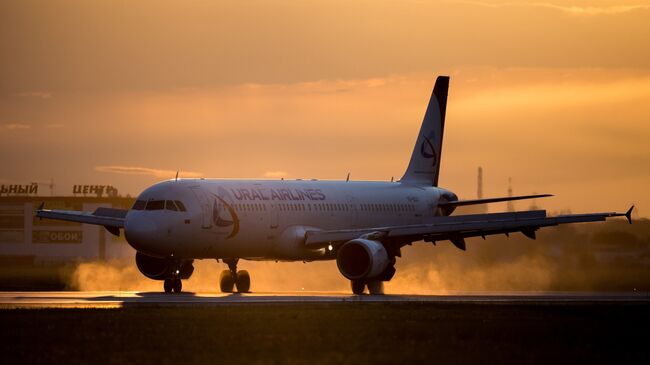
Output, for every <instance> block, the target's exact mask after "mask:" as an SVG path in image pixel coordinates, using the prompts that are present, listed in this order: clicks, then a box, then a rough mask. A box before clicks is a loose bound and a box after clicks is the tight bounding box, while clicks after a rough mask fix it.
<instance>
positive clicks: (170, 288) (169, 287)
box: [163, 278, 183, 294]
mask: <svg viewBox="0 0 650 365" xmlns="http://www.w3.org/2000/svg"><path fill="white" fill-rule="evenodd" d="M163 287H164V288H165V293H167V294H169V293H171V292H174V293H180V292H181V290H183V282H182V281H181V279H179V278H173V279H165V283H164V284H163Z"/></svg>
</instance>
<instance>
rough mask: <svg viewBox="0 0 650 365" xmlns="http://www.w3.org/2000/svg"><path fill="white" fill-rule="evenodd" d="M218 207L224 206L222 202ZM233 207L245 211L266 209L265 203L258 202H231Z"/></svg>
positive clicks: (263, 210)
mask: <svg viewBox="0 0 650 365" xmlns="http://www.w3.org/2000/svg"><path fill="white" fill-rule="evenodd" d="M220 208H221V209H224V208H225V207H224V206H223V204H220ZM233 208H235V210H239V211H247V212H265V211H266V205H264V204H259V203H250V204H248V203H247V204H243V203H242V204H233Z"/></svg>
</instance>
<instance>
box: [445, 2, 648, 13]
mask: <svg viewBox="0 0 650 365" xmlns="http://www.w3.org/2000/svg"><path fill="white" fill-rule="evenodd" d="M453 2H455V3H461V4H469V5H477V6H483V7H488V8H512V7H519V8H524V7H525V8H545V9H552V10H558V11H561V12H563V13H567V14H572V15H618V14H623V13H629V12H632V11H637V10H650V5H611V6H575V5H573V6H567V5H558V4H554V3H546V2H532V3H513V2H507V3H494V4H492V3H486V2H482V1H469V0H468V1H465V0H456V1H453Z"/></svg>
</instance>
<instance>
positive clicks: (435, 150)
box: [401, 76, 449, 186]
mask: <svg viewBox="0 0 650 365" xmlns="http://www.w3.org/2000/svg"><path fill="white" fill-rule="evenodd" d="M448 89H449V76H438V78H437V79H436V85H435V86H434V87H433V93H432V94H431V99H429V106H427V111H426V113H425V114H424V120H423V121H422V127H420V133H419V134H418V138H417V139H416V141H415V147H414V148H413V154H412V155H411V161H410V162H409V165H408V168H407V169H406V172H405V173H404V176H403V177H402V180H401V181H402V182H408V183H415V184H422V185H433V186H438V176H439V175H440V154H441V152H442V134H443V131H444V127H445V112H446V109H447V91H448Z"/></svg>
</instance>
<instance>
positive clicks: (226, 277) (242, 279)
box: [219, 259, 251, 293]
mask: <svg viewBox="0 0 650 365" xmlns="http://www.w3.org/2000/svg"><path fill="white" fill-rule="evenodd" d="M238 261H239V259H224V260H223V262H225V263H226V264H228V270H224V271H222V272H221V275H220V277H219V287H220V288H221V291H222V292H224V293H232V292H233V287H235V286H236V287H237V292H239V293H248V291H249V290H250V288H251V277H250V275H249V274H248V271H246V270H240V271H237V262H238Z"/></svg>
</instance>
